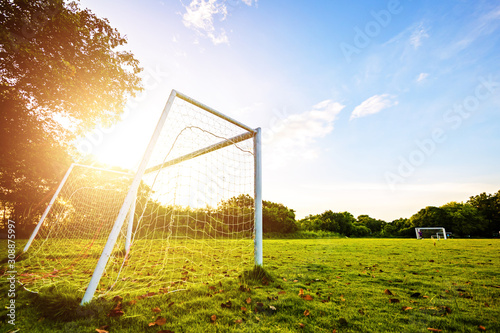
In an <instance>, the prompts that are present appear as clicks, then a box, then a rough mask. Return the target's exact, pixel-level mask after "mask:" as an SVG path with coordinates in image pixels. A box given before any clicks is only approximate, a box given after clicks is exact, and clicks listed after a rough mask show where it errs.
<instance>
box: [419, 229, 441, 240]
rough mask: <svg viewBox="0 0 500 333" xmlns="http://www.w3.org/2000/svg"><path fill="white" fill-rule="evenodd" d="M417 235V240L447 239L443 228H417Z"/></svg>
mask: <svg viewBox="0 0 500 333" xmlns="http://www.w3.org/2000/svg"><path fill="white" fill-rule="evenodd" d="M415 235H416V237H417V239H424V238H430V239H441V238H443V239H446V238H447V237H446V230H445V229H444V228H443V227H416V228H415Z"/></svg>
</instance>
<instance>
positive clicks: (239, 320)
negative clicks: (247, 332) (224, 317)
mask: <svg viewBox="0 0 500 333" xmlns="http://www.w3.org/2000/svg"><path fill="white" fill-rule="evenodd" d="M234 322H235V323H236V324H241V323H242V322H243V320H241V319H236V320H235V321H234Z"/></svg>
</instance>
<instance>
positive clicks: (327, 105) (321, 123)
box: [263, 100, 345, 168]
mask: <svg viewBox="0 0 500 333" xmlns="http://www.w3.org/2000/svg"><path fill="white" fill-rule="evenodd" d="M344 107H345V106H344V105H341V104H340V103H337V102H333V101H331V100H325V101H322V102H320V103H318V104H316V105H314V106H313V107H312V109H311V110H309V111H306V112H303V113H299V114H293V115H290V116H286V117H283V118H282V119H279V120H277V121H276V119H274V120H273V126H271V128H265V129H264V130H263V135H264V137H263V142H264V151H265V153H266V155H267V158H266V160H267V161H268V165H270V167H271V168H273V167H279V166H283V165H284V164H286V163H287V161H288V160H290V159H292V158H303V159H314V158H316V157H317V156H318V154H319V152H320V148H319V147H317V146H316V145H315V143H316V140H317V139H318V138H322V137H324V136H326V135H327V134H328V133H330V132H331V131H333V123H334V121H335V119H336V117H337V115H338V114H339V113H340V111H342V109H343V108H344Z"/></svg>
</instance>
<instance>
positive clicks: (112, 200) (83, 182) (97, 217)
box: [19, 165, 132, 291]
mask: <svg viewBox="0 0 500 333" xmlns="http://www.w3.org/2000/svg"><path fill="white" fill-rule="evenodd" d="M131 181H132V175H130V174H124V173H122V172H115V171H111V170H103V169H97V168H92V167H88V166H84V165H73V166H72V167H71V172H70V173H69V176H68V178H67V179H66V181H65V182H64V185H63V186H62V188H61V191H60V192H59V193H58V195H57V197H56V199H55V201H54V202H53V204H52V206H51V207H50V210H49V211H48V214H47V215H46V217H45V219H44V220H43V221H42V225H41V227H40V229H39V230H38V233H37V234H36V237H35V238H34V239H33V242H32V243H31V246H30V248H29V251H28V253H27V255H26V256H24V258H23V260H22V261H21V262H20V266H21V267H22V268H23V269H22V273H21V274H20V278H19V281H20V282H21V283H22V284H24V285H26V286H27V287H28V288H30V289H32V290H34V291H38V290H39V289H40V288H41V287H43V286H50V285H52V284H55V283H59V282H63V281H66V282H70V283H72V284H74V285H76V286H80V288H82V287H83V288H84V287H85V283H86V282H87V281H88V279H89V274H92V271H93V270H94V268H95V265H96V263H97V259H98V258H99V256H100V255H101V252H102V250H103V248H104V244H105V242H106V240H107V238H108V236H109V233H110V231H111V229H112V227H113V224H114V223H115V220H116V216H117V214H118V211H119V209H120V207H121V206H122V204H123V200H124V199H125V196H126V194H127V192H128V190H129V187H130V184H131Z"/></svg>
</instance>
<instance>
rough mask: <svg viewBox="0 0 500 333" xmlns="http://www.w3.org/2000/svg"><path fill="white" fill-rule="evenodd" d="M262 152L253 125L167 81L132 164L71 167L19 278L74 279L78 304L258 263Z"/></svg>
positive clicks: (216, 276) (34, 281)
mask: <svg viewBox="0 0 500 333" xmlns="http://www.w3.org/2000/svg"><path fill="white" fill-rule="evenodd" d="M260 156H261V153H260V129H252V128H250V127H248V126H245V125H243V124H241V123H239V122H237V121H236V120H234V119H231V118H229V117H227V116H224V115H223V114H221V113H219V112H217V111H215V110H213V109H211V108H209V107H207V106H205V105H203V104H201V103H199V102H197V101H195V100H193V99H191V98H189V97H187V96H185V95H183V94H181V93H178V92H176V91H175V90H174V91H172V93H171V95H170V97H169V100H168V102H167V104H166V106H165V109H164V111H163V113H162V115H161V117H160V120H159V122H158V124H157V127H156V129H155V132H154V133H153V135H152V138H151V140H150V143H149V145H148V148H147V150H146V151H145V152H144V157H143V159H142V161H141V164H140V166H139V168H138V170H137V172H136V173H135V174H134V173H132V174H128V173H120V172H114V171H106V170H97V169H95V168H86V167H85V166H73V167H72V170H69V171H68V173H67V175H66V177H65V179H64V180H63V182H62V183H61V185H60V188H59V189H58V193H56V195H54V198H53V199H52V202H51V205H49V207H48V208H47V211H46V213H45V214H44V216H43V217H42V219H41V220H40V222H39V224H38V225H37V227H36V229H35V231H34V232H33V235H32V237H31V239H30V241H29V242H28V244H27V245H26V247H25V249H24V252H25V253H24V255H25V256H26V259H25V260H23V261H22V262H24V264H23V266H24V271H23V274H22V276H21V279H20V280H21V282H23V283H24V284H25V285H26V287H27V288H32V289H39V288H41V287H42V286H45V285H47V284H55V283H59V282H61V281H66V282H68V283H72V284H74V285H77V286H79V290H80V292H81V293H82V304H85V303H87V302H89V301H90V300H92V298H93V297H94V295H99V294H106V293H110V292H111V293H117V294H118V293H128V294H130V295H134V294H136V296H137V294H147V295H154V294H158V293H167V292H171V291H175V290H180V289H185V288H186V287H187V285H188V284H190V283H202V282H210V281H219V280H221V279H223V278H226V277H237V276H238V275H239V274H241V271H242V270H243V269H248V268H251V267H252V266H253V265H254V264H257V265H262V197H261V160H260V158H261V157H260ZM80 170H84V171H85V172H83V173H84V174H85V176H84V175H78V172H80ZM96 172H97V175H93V173H96ZM106 172H107V173H106ZM86 175H89V176H86ZM73 178H75V179H79V180H78V181H77V182H73V181H72V179H73Z"/></svg>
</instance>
